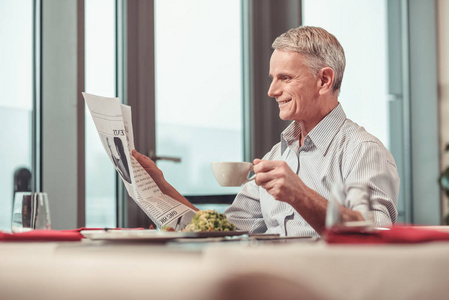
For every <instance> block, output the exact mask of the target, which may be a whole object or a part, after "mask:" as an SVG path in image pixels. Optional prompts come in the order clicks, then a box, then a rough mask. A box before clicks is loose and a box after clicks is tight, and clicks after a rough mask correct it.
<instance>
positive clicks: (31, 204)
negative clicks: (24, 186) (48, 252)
mask: <svg viewBox="0 0 449 300" xmlns="http://www.w3.org/2000/svg"><path fill="white" fill-rule="evenodd" d="M33 229H47V230H48V229H51V222H50V208H49V206H48V196H47V193H33V192H17V193H16V194H15V195H14V204H13V212H12V222H11V231H12V232H13V233H18V232H26V231H30V230H33Z"/></svg>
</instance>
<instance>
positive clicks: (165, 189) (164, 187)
mask: <svg viewBox="0 0 449 300" xmlns="http://www.w3.org/2000/svg"><path fill="white" fill-rule="evenodd" d="M159 188H160V189H161V191H162V193H164V194H166V195H168V196H170V197H172V198H173V199H175V200H178V201H179V202H181V203H182V204H184V205H185V206H188V207H190V208H192V209H193V210H195V211H197V210H198V208H196V207H195V206H194V205H193V204H192V203H190V201H189V200H187V199H186V198H185V197H184V196H183V195H181V194H180V193H179V192H178V191H177V190H176V189H175V188H174V187H173V186H172V185H171V184H169V183H168V182H167V181H165V182H164V183H161V185H160V186H159Z"/></svg>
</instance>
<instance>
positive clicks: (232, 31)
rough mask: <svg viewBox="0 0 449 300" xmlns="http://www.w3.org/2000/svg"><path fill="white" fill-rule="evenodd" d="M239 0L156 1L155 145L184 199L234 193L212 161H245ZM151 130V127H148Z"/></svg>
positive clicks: (166, 171)
mask: <svg viewBox="0 0 449 300" xmlns="http://www.w3.org/2000/svg"><path fill="white" fill-rule="evenodd" d="M241 20H242V16H241V2H240V1H239V0H232V1H229V0H222V1H208V0H188V1H185V0H156V1H155V72H156V147H157V154H158V155H159V156H173V157H179V158H181V162H180V163H174V162H170V161H162V160H161V161H158V166H159V167H160V168H161V169H162V170H163V171H164V175H165V177H166V179H167V180H168V182H170V183H171V184H172V185H173V186H174V187H175V188H177V189H178V191H179V192H180V193H181V194H183V195H185V196H201V195H220V194H235V193H237V191H238V190H239V188H224V187H220V186H219V185H218V183H217V182H216V180H215V178H214V175H213V173H212V170H211V166H210V162H212V161H243V112H242V111H243V90H242V21H241ZM149 130H152V129H149Z"/></svg>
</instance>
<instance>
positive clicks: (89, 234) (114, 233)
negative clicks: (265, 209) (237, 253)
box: [81, 229, 248, 242]
mask: <svg viewBox="0 0 449 300" xmlns="http://www.w3.org/2000/svg"><path fill="white" fill-rule="evenodd" d="M81 234H82V235H84V237H86V238H88V239H90V240H96V241H122V242H167V241H171V240H176V239H185V238H211V237H225V236H238V235H244V234H248V231H208V232H184V231H181V232H174V231H157V230H154V229H152V230H83V231H81Z"/></svg>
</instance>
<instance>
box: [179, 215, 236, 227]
mask: <svg viewBox="0 0 449 300" xmlns="http://www.w3.org/2000/svg"><path fill="white" fill-rule="evenodd" d="M234 230H235V226H234V224H232V223H231V222H229V221H228V219H226V216H225V215H224V214H221V213H218V212H217V211H215V210H200V211H198V212H197V213H196V215H195V216H194V217H193V218H192V221H190V223H189V224H188V225H187V227H186V228H185V229H184V231H194V232H199V231H234Z"/></svg>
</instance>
